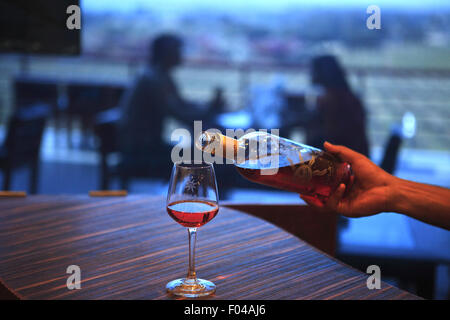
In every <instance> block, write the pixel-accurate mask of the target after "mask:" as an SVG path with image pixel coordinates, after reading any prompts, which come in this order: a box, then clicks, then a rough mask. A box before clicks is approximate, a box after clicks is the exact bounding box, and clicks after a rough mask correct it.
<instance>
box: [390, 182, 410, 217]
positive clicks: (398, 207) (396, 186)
mask: <svg viewBox="0 0 450 320" xmlns="http://www.w3.org/2000/svg"><path fill="white" fill-rule="evenodd" d="M404 184H405V180H403V179H400V178H397V177H394V176H392V178H391V181H390V182H389V184H388V189H387V190H388V191H387V201H386V209H387V210H386V211H389V212H391V211H392V212H398V213H405V212H406V210H407V208H406V205H407V202H406V201H405V195H404V188H405V186H404Z"/></svg>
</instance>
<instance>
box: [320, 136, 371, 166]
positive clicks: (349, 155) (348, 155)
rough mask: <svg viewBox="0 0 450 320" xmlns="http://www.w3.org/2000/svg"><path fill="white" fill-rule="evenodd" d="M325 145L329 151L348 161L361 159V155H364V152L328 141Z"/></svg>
mask: <svg viewBox="0 0 450 320" xmlns="http://www.w3.org/2000/svg"><path fill="white" fill-rule="evenodd" d="M323 146H324V148H325V150H327V151H328V152H330V153H332V154H334V155H336V156H338V157H339V158H340V159H341V160H343V161H348V162H350V163H352V162H354V161H355V160H357V159H360V158H361V157H364V156H363V155H362V154H360V153H358V152H356V151H353V150H352V149H349V148H347V147H344V146H338V145H334V144H331V143H329V142H328V141H325V142H324V144H323Z"/></svg>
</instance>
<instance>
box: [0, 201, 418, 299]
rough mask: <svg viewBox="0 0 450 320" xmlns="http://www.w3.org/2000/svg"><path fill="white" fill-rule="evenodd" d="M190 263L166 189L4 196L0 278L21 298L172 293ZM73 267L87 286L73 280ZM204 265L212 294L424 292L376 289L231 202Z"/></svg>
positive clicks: (204, 233) (210, 228)
mask: <svg viewBox="0 0 450 320" xmlns="http://www.w3.org/2000/svg"><path fill="white" fill-rule="evenodd" d="M274 214H275V213H274ZM187 262H188V238H187V231H186V229H185V228H183V227H181V226H180V225H179V224H177V223H176V222H175V221H173V220H172V219H171V218H170V217H169V216H168V215H167V213H166V210H165V201H164V199H162V198H161V197H145V196H128V197H110V198H106V197H105V198H89V197H87V196H28V197H26V198H8V199H0V280H1V281H2V283H3V284H4V285H5V286H6V287H8V288H9V289H10V290H11V291H13V292H14V293H15V294H16V295H17V296H19V297H20V298H23V299H172V297H170V296H168V295H167V294H166V292H165V285H166V283H167V282H168V281H170V280H173V279H176V278H180V277H184V276H185V275H186V272H187ZM69 265H77V266H79V267H80V269H81V289H78V290H77V289H75V290H69V289H68V288H67V286H66V281H67V279H68V277H69V276H70V274H68V273H66V270H67V267H68V266H69ZM196 265H197V268H196V269H197V270H196V271H197V275H198V276H199V277H201V278H204V279H208V280H211V281H213V282H214V283H215V284H216V285H217V291H216V294H215V295H214V296H212V297H210V298H211V299H418V297H416V296H415V295H412V294H410V293H408V292H405V291H402V290H400V289H398V288H395V287H392V286H391V285H389V284H387V283H384V282H382V285H381V289H379V290H369V289H368V288H367V286H366V280H367V277H368V275H367V274H364V273H362V272H360V271H357V270H355V269H353V268H351V267H349V266H347V265H345V264H343V263H342V262H340V261H338V260H336V259H334V258H332V257H329V256H327V255H325V254H324V253H322V252H320V251H319V250H317V249H315V248H313V247H312V246H310V245H308V244H307V243H305V242H303V241H301V240H299V239H298V238H296V237H294V236H292V235H290V234H289V233H287V232H285V231H283V230H281V229H279V228H278V227H276V226H273V225H271V224H270V223H268V222H265V221H263V220H260V219H258V218H256V217H252V216H249V215H247V214H245V213H242V212H239V211H236V210H231V209H229V208H226V207H221V208H220V210H219V214H218V215H217V217H216V218H214V219H213V220H212V221H211V222H209V223H208V224H206V225H205V226H203V227H201V228H199V229H198V235H197V253H196Z"/></svg>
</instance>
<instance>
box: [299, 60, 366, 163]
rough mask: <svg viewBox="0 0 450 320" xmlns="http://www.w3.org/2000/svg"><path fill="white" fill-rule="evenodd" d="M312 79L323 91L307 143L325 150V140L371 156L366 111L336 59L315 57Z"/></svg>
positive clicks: (308, 132) (309, 130) (309, 125)
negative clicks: (322, 147)
mask: <svg viewBox="0 0 450 320" xmlns="http://www.w3.org/2000/svg"><path fill="white" fill-rule="evenodd" d="M311 77H312V79H311V80H312V82H313V84H315V85H317V86H319V87H320V88H321V89H322V90H323V92H322V94H320V95H319V97H318V99H317V105H316V110H315V115H314V116H313V118H312V119H311V121H310V122H309V123H308V127H307V143H308V144H310V145H313V146H316V147H321V146H322V144H323V142H324V141H330V142H332V143H335V144H339V145H345V146H347V147H349V148H351V149H353V150H356V151H358V152H359V153H362V154H364V155H366V156H367V155H368V153H369V147H368V141H367V135H366V112H365V110H364V107H363V105H362V103H361V101H360V100H359V99H358V97H356V96H355V94H354V93H353V92H352V90H351V88H350V86H349V84H348V82H347V79H346V76H345V72H344V70H343V69H342V67H341V66H340V65H339V63H338V61H337V60H336V58H335V57H333V56H320V57H316V58H314V59H313V60H312V65H311Z"/></svg>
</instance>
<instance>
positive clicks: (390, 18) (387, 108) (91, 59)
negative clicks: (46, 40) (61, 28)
mask: <svg viewBox="0 0 450 320" xmlns="http://www.w3.org/2000/svg"><path fill="white" fill-rule="evenodd" d="M371 4H372V3H369V2H366V1H356V0H353V1H352V0H343V1H339V4H337V3H336V2H333V1H331V0H330V1H326V0H320V1H313V0H310V1H300V0H277V1H270V0H258V1H256V0H248V1H238V0H228V1H226V2H225V3H218V2H217V1H215V2H212V1H206V0H185V1H183V0H165V1H163V2H159V1H143V0H141V1H139V0H128V1H118V0H117V1H116V0H108V1H106V0H82V1H80V6H81V10H82V22H81V26H82V27H81V39H80V41H81V42H80V50H81V54H80V55H77V56H71V55H64V54H51V53H50V54H48V53H46V54H39V52H37V53H36V54H25V53H10V52H4V53H0V141H1V145H2V148H1V149H0V166H1V169H2V175H1V179H0V183H2V186H3V189H10V190H27V191H28V192H30V193H45V194H62V193H64V194H84V193H87V192H88V191H89V190H95V189H118V188H122V187H126V188H127V189H128V190H129V191H130V192H133V193H145V194H152V195H165V194H166V192H167V180H168V177H169V173H170V166H169V167H168V164H169V165H170V163H168V161H167V158H166V157H164V156H163V157H159V156H158V154H157V153H156V152H155V154H154V155H152V158H151V159H152V160H151V161H150V162H147V163H146V164H145V165H146V168H145V170H144V169H142V170H134V171H133V170H128V169H127V166H121V163H123V159H124V156H123V154H124V153H125V151H123V150H122V149H121V148H120V136H121V133H120V130H119V131H118V130H117V127H118V123H120V121H121V119H122V118H123V117H122V116H121V113H120V112H121V110H122V109H121V108H122V106H123V104H127V103H130V101H132V100H130V98H129V95H130V94H129V93H130V92H135V91H133V90H134V89H133V88H136V86H138V84H139V80H136V79H142V78H140V77H141V75H142V74H143V73H145V72H147V71H146V70H147V68H148V65H149V54H150V53H151V44H152V41H154V40H155V39H157V38H158V37H159V36H160V35H163V34H165V35H168V34H169V35H175V36H176V37H178V39H180V40H181V42H182V47H181V49H180V50H181V51H180V54H181V55H182V57H183V63H182V64H180V65H176V68H175V67H174V68H172V69H171V70H170V75H171V77H173V82H174V83H176V87H174V85H173V84H172V82H170V84H167V86H168V87H170V90H172V93H173V95H176V97H177V99H181V97H182V100H183V103H184V102H185V101H195V102H196V103H197V106H196V109H195V112H200V113H199V114H201V112H202V110H203V111H204V113H203V114H204V115H205V118H204V120H205V121H204V123H203V127H204V129H207V128H209V127H215V128H243V129H247V128H255V129H258V128H268V129H270V128H279V129H280V134H281V135H282V136H284V137H287V138H291V139H293V140H296V141H300V142H304V143H309V144H314V143H315V142H317V141H320V139H318V138H317V137H316V139H314V134H315V133H314V129H315V128H316V126H315V124H316V123H320V118H319V119H318V118H317V116H316V114H317V112H316V111H317V110H321V108H322V109H323V108H325V109H326V107H324V104H323V103H324V102H323V101H324V100H323V99H321V96H322V95H323V94H324V88H325V89H326V86H324V85H323V83H320V81H319V82H317V81H313V78H314V77H313V75H314V72H313V70H314V68H312V64H311V62H312V61H313V60H314V59H315V58H316V57H319V56H328V57H330V56H332V57H334V58H335V59H336V61H338V63H339V64H340V66H341V69H342V70H343V71H344V73H345V77H346V81H347V83H348V85H349V87H350V91H351V92H352V96H354V97H356V99H357V101H358V102H355V103H354V104H353V106H354V107H352V108H350V109H347V111H348V113H345V112H342V114H340V117H341V118H342V121H341V128H346V129H348V133H349V134H350V135H353V136H355V135H360V134H362V133H361V132H363V134H365V135H366V139H365V140H366V143H367V147H368V148H367V153H368V155H369V156H370V158H371V159H372V160H373V161H374V162H375V163H377V164H379V165H382V166H383V168H385V169H386V170H387V171H390V172H391V173H393V174H395V175H397V176H399V177H401V178H405V179H410V180H414V181H419V182H425V183H431V184H435V185H440V186H443V187H447V188H448V187H450V102H449V101H450V4H449V3H448V2H447V1H444V0H442V1H427V2H423V1H407V2H405V1H387V0H383V1H377V3H376V5H378V6H379V7H380V9H381V29H379V30H376V29H375V30H369V29H368V28H367V27H366V20H367V18H368V17H369V16H370V14H369V13H367V12H366V9H367V7H368V6H369V5H371ZM153 44H154V42H153ZM37 51H39V50H37ZM319 69H320V68H319ZM316 71H317V70H316ZM320 85H322V86H320ZM149 90H151V89H149ZM144 91H145V90H144ZM325 91H326V90H325ZM127 93H128V98H127ZM127 99H128V100H127ZM143 99H144V100H145V98H143ZM141 100H142V99H141ZM326 101H328V100H325V106H326ZM355 101H356V100H355ZM180 105H181V104H180ZM161 106H164V107H161V108H166V106H165V105H164V104H161ZM167 108H169V107H168V106H167ZM180 109H181V107H180ZM361 110H363V112H362V113H361ZM178 111H179V114H177V113H178ZM188 113H189V112H188ZM355 113H358V114H359V113H361V114H362V117H361V119H362V120H361V121H363V122H364V126H363V127H362V128H360V129H358V130H362V131H353V129H354V122H352V121H353V120H351V121H350V120H349V121H347V120H348V119H352V115H353V114H355ZM192 114H195V115H197V113H194V112H192ZM206 115H207V116H206ZM323 117H326V115H323ZM187 118H188V115H186V112H184V113H183V111H182V110H178V109H177V108H175V109H171V111H170V112H166V113H163V115H161V116H160V117H159V118H157V121H158V123H159V125H158V133H159V134H160V136H159V137H158V141H159V140H160V141H161V145H167V146H170V145H171V143H173V142H171V141H170V136H171V133H172V130H173V129H174V128H178V127H180V126H182V125H181V124H180V121H181V122H182V120H183V119H184V120H186V119H187ZM197 119H198V120H200V119H203V117H201V116H200V117H197ZM346 119H347V120H346ZM34 120H36V121H34ZM32 122H33V124H32V125H31V126H29V127H26V123H28V124H30V123H32ZM119 126H120V125H119ZM23 128H28V129H26V130H25V129H23ZM25 141H26V143H24V142H25ZM350 143H351V142H350ZM23 146H25V147H23ZM316 146H317V147H321V146H320V143H318V142H317V143H316ZM21 148H22V149H24V150H22V149H21ZM19 149H20V150H22V151H20V152H18V153H17V152H16V154H15V155H13V154H14V152H12V151H11V150H19ZM167 150H170V149H167ZM122 151H123V152H122ZM24 155H26V156H24ZM14 157H15V158H14ZM233 170H234V169H233V168H227V169H222V168H218V169H217V179H218V183H219V188H220V193H221V197H222V199H224V200H231V201H241V202H247V203H249V202H250V203H251V202H254V203H261V202H267V203H301V200H300V199H299V198H298V195H296V194H290V193H285V192H282V191H276V190H273V189H269V188H265V187H261V186H258V185H255V184H251V183H249V182H246V181H244V180H243V179H241V178H240V177H238V175H237V173H235V172H234V171H233ZM338 235H339V239H338V241H339V249H338V253H337V256H338V258H340V259H342V260H344V261H346V262H348V263H350V264H352V265H353V266H355V267H357V268H360V269H361V270H363V271H365V268H366V267H367V266H368V265H370V264H380V263H381V262H382V268H381V270H382V277H384V278H383V280H387V281H390V282H391V283H393V284H395V285H397V286H400V287H402V288H404V289H406V290H409V291H412V292H415V293H418V294H420V295H422V296H424V297H429V298H439V299H448V298H449V291H450V289H449V287H450V281H449V276H450V268H449V264H450V250H449V245H450V235H449V232H448V231H445V230H443V229H439V228H436V227H432V226H428V225H425V224H423V223H421V222H418V221H414V220H412V219H409V218H407V217H404V216H401V215H398V214H394V213H384V214H381V215H378V216H375V217H368V218H361V219H351V220H347V219H341V221H340V223H339V232H338Z"/></svg>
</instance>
